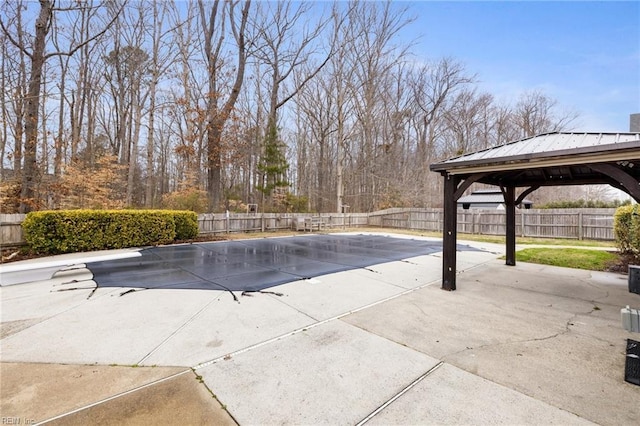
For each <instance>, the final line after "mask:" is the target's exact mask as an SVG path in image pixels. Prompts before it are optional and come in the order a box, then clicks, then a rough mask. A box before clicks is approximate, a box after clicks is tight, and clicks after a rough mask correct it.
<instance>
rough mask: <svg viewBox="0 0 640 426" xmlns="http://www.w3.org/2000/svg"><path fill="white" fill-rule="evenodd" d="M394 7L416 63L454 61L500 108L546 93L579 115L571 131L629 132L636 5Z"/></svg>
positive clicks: (636, 53) (638, 31)
mask: <svg viewBox="0 0 640 426" xmlns="http://www.w3.org/2000/svg"><path fill="white" fill-rule="evenodd" d="M396 3H397V6H398V7H400V6H401V5H403V6H408V7H409V15H410V16H414V17H415V21H414V22H413V23H411V24H410V25H409V26H408V27H407V28H406V29H405V31H404V37H409V38H416V39H417V40H416V44H415V46H414V49H412V50H413V52H415V54H416V56H417V57H416V60H423V59H424V60H432V59H438V58H441V57H452V58H454V59H456V60H458V61H460V62H461V63H462V64H464V65H465V68H466V69H467V71H468V72H469V73H471V74H476V77H477V79H478V82H479V84H478V88H479V90H481V91H486V92H489V93H491V94H493V95H494V96H495V97H496V99H497V100H498V101H504V102H515V101H516V100H517V98H518V96H519V95H520V94H521V93H523V92H526V91H531V90H539V91H542V92H543V93H544V94H546V95H548V96H550V97H552V98H554V99H556V100H557V101H558V106H559V108H560V110H563V109H566V110H573V111H576V112H578V113H579V114H580V118H579V119H578V120H577V121H576V122H574V123H573V125H572V127H573V128H572V129H570V130H573V131H589V132H628V131H629V115H630V114H632V113H640V2H638V1H622V2H614V1H562V2H560V1H447V2H440V1H411V2H409V1H407V2H402V1H397V2H396Z"/></svg>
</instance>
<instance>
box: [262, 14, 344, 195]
mask: <svg viewBox="0 0 640 426" xmlns="http://www.w3.org/2000/svg"><path fill="white" fill-rule="evenodd" d="M261 5H264V7H263V8H261V9H260V12H261V14H260V17H261V18H262V21H261V22H259V23H257V32H258V36H259V38H260V41H259V43H260V44H259V45H258V46H257V48H256V52H255V56H256V58H257V59H258V60H259V61H260V62H261V63H262V64H264V67H265V74H266V75H267V76H268V77H267V81H266V85H267V87H268V88H269V89H268V92H269V109H268V113H267V123H266V131H265V143H264V152H263V157H262V161H261V164H260V170H261V172H262V182H261V184H260V191H261V192H262V193H263V194H264V195H265V196H267V197H270V196H271V194H272V192H273V191H274V190H278V188H280V189H282V188H286V187H287V186H288V181H287V177H286V172H287V169H288V164H287V162H286V159H285V153H284V152H283V151H284V149H285V148H284V144H283V142H282V141H281V140H280V138H279V136H278V111H279V110H280V109H281V108H282V107H283V106H284V105H285V104H286V103H287V102H289V101H290V100H291V99H292V98H293V97H294V96H296V95H297V94H298V93H299V92H300V90H301V89H302V88H303V87H304V86H305V85H306V84H307V83H308V82H309V81H310V80H311V79H312V78H314V77H315V76H316V75H317V74H318V73H319V72H320V70H322V68H324V66H325V65H326V64H327V63H328V61H329V59H330V58H331V56H332V54H333V48H334V43H333V42H332V41H330V42H329V44H328V46H324V47H325V51H324V52H323V53H320V52H319V51H318V50H319V49H321V48H322V46H319V45H318V44H317V41H318V40H319V39H320V35H321V34H322V32H323V31H324V30H325V29H326V28H327V26H328V25H329V23H330V22H331V19H329V18H325V17H321V18H320V19H318V20H317V22H316V23H315V24H311V25H306V24H305V25H302V20H303V19H304V18H306V17H307V16H308V15H309V11H310V8H311V3H299V4H297V5H295V6H294V3H293V2H291V1H281V2H277V3H263V4H261ZM314 55H316V56H319V57H320V59H319V60H318V62H317V63H316V64H314V65H310V63H311V61H312V57H313V56H314ZM303 65H306V66H304V67H303ZM287 83H288V85H287Z"/></svg>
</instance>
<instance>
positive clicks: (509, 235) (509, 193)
mask: <svg viewBox="0 0 640 426" xmlns="http://www.w3.org/2000/svg"><path fill="white" fill-rule="evenodd" d="M515 192H516V191H515V188H514V187H513V186H508V187H506V188H505V189H504V190H503V193H504V203H505V209H506V213H507V226H506V228H507V229H506V252H507V253H506V257H507V261H506V264H507V265H509V266H515V264H516V202H515Z"/></svg>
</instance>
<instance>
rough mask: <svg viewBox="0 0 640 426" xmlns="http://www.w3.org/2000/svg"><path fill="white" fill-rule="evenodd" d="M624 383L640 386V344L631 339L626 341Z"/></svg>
mask: <svg viewBox="0 0 640 426" xmlns="http://www.w3.org/2000/svg"><path fill="white" fill-rule="evenodd" d="M624 381H625V382H629V383H633V384H634V385H638V386H640V342H636V341H635V340H631V339H627V358H626V359H625V363H624Z"/></svg>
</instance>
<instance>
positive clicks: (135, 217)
mask: <svg viewBox="0 0 640 426" xmlns="http://www.w3.org/2000/svg"><path fill="white" fill-rule="evenodd" d="M174 217H175V212H167V211H162V210H117V211H114V210H60V211H39V212H32V213H29V214H28V215H27V216H26V218H25V220H24V222H23V223H22V228H23V230H24V235H25V240H26V241H27V243H28V244H29V246H30V247H31V249H32V250H34V251H36V252H39V253H49V254H56V253H72V252H78V251H91V250H103V249H115V248H124V247H138V246H146V245H156V244H167V243H170V242H172V241H173V240H174V238H175V236H176V224H175V220H174ZM181 217H182V216H181Z"/></svg>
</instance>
